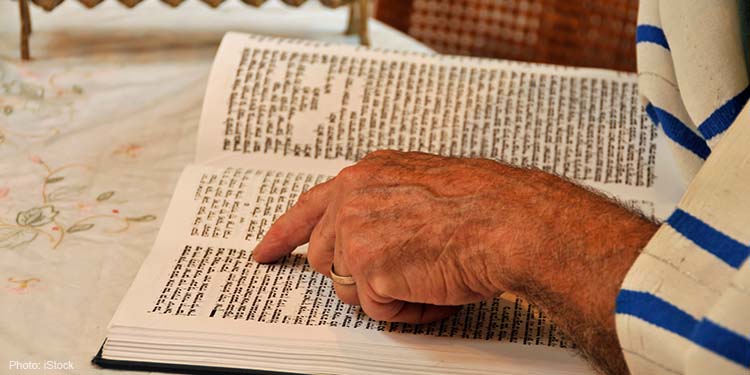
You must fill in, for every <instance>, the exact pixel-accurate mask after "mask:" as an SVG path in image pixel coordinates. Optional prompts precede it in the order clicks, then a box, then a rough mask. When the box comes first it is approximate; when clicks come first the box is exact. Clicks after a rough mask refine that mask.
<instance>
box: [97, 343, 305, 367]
mask: <svg viewBox="0 0 750 375" xmlns="http://www.w3.org/2000/svg"><path fill="white" fill-rule="evenodd" d="M105 342H106V340H105ZM102 350H104V344H102V346H101V347H100V348H99V352H98V353H96V356H95V357H94V358H93V359H91V363H93V364H95V365H97V366H99V367H103V368H107V369H114V370H128V371H154V372H165V373H178V374H195V375H218V374H232V375H235V374H242V375H305V374H296V373H291V372H277V371H266V370H251V369H241V368H232V367H213V366H194V365H180V364H174V363H158V362H138V361H121V360H116V359H106V358H103V357H102Z"/></svg>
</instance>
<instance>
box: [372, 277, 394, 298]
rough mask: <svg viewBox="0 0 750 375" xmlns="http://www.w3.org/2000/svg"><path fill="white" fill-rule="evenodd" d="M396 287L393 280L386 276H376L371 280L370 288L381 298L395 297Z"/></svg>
mask: <svg viewBox="0 0 750 375" xmlns="http://www.w3.org/2000/svg"><path fill="white" fill-rule="evenodd" d="M394 287H395V285H394V282H393V278H391V277H387V276H386V275H375V276H372V277H371V278H370V288H371V289H372V292H373V293H375V295H377V296H379V297H390V296H393V295H394V293H393V291H394Z"/></svg>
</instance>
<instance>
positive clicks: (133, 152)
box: [112, 143, 143, 158]
mask: <svg viewBox="0 0 750 375" xmlns="http://www.w3.org/2000/svg"><path fill="white" fill-rule="evenodd" d="M141 150H143V147H142V146H140V145H136V144H132V143H128V144H124V145H122V146H120V147H118V148H117V149H116V150H114V151H113V152H112V154H113V155H122V156H127V157H129V158H137V157H138V155H139V154H140V152H141Z"/></svg>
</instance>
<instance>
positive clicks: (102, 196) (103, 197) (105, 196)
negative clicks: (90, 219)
mask: <svg viewBox="0 0 750 375" xmlns="http://www.w3.org/2000/svg"><path fill="white" fill-rule="evenodd" d="M113 195H115V192H114V191H108V192H104V193H101V194H99V196H98V197H96V201H97V202H104V201H106V200H107V199H109V198H112V196H113Z"/></svg>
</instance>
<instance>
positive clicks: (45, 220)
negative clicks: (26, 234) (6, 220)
mask: <svg viewBox="0 0 750 375" xmlns="http://www.w3.org/2000/svg"><path fill="white" fill-rule="evenodd" d="M59 213H60V211H57V210H56V209H55V206H53V205H50V204H48V205H46V206H42V207H34V208H31V209H28V210H26V211H21V212H19V213H18V215H16V223H17V224H18V225H20V226H23V227H41V226H43V225H47V224H49V223H51V222H52V220H55V216H57V214H59ZM35 233H36V232H35Z"/></svg>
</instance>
